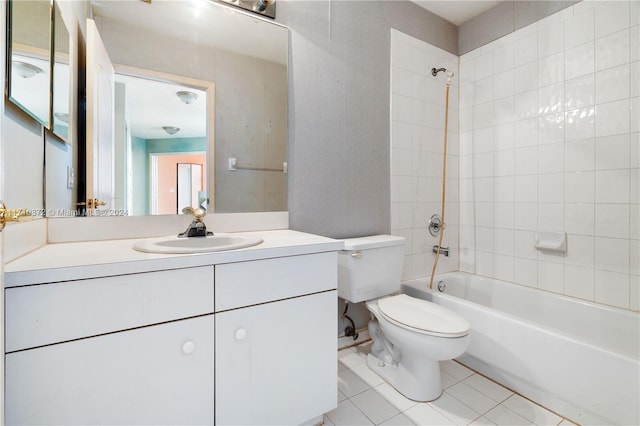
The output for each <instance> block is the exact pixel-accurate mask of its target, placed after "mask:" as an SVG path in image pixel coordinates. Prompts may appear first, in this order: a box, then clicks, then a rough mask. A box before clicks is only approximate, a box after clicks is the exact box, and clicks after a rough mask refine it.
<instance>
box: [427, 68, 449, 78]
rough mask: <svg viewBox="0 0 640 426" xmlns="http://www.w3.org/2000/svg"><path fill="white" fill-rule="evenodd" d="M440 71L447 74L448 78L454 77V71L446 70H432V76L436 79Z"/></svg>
mask: <svg viewBox="0 0 640 426" xmlns="http://www.w3.org/2000/svg"><path fill="white" fill-rule="evenodd" d="M440 71H443V72H444V73H445V74H447V77H449V78H451V77H453V71H449V70H448V69H446V68H431V75H432V76H434V77H435V76H437V75H438V73H439V72H440Z"/></svg>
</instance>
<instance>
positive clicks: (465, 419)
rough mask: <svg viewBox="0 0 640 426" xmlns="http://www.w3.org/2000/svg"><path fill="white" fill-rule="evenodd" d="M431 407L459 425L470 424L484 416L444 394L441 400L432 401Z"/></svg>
mask: <svg viewBox="0 0 640 426" xmlns="http://www.w3.org/2000/svg"><path fill="white" fill-rule="evenodd" d="M429 405H431V406H432V407H433V408H435V409H436V410H438V411H439V412H440V413H441V414H442V415H443V416H445V417H446V418H448V419H449V420H451V421H452V422H453V423H454V424H457V425H466V424H469V423H471V422H472V421H474V420H475V419H477V418H478V417H480V416H481V415H482V413H479V412H477V411H475V410H474V409H472V408H471V407H469V406H467V405H465V404H463V403H462V402H460V401H458V400H457V399H455V398H454V397H452V396H451V395H449V394H447V393H443V394H442V396H441V397H440V398H438V399H436V400H435V401H431V402H430V403H429Z"/></svg>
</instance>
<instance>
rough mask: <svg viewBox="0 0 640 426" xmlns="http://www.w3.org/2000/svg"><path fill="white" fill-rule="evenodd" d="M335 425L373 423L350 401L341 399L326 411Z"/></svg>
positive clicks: (345, 425)
mask: <svg viewBox="0 0 640 426" xmlns="http://www.w3.org/2000/svg"><path fill="white" fill-rule="evenodd" d="M327 417H329V420H331V421H332V422H333V424H334V425H335V426H371V425H373V423H371V421H369V419H367V418H366V417H365V415H364V414H362V412H360V410H358V409H357V408H356V406H355V405H353V403H352V402H351V401H348V400H347V401H342V402H341V403H339V404H338V407H337V408H336V409H335V410H333V411H330V412H328V413H327Z"/></svg>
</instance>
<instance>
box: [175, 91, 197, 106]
mask: <svg viewBox="0 0 640 426" xmlns="http://www.w3.org/2000/svg"><path fill="white" fill-rule="evenodd" d="M176 95H177V96H178V97H179V98H180V100H181V101H182V102H184V103H185V104H187V105H189V104H190V103H191V102H193V101H195V100H196V99H198V95H197V94H196V93H193V92H187V91H186V90H181V91H179V92H176Z"/></svg>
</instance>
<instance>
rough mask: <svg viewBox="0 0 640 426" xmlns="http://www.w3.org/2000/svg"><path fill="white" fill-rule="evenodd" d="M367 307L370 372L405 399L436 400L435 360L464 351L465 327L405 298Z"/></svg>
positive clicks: (432, 306) (454, 318)
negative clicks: (377, 375)
mask: <svg viewBox="0 0 640 426" xmlns="http://www.w3.org/2000/svg"><path fill="white" fill-rule="evenodd" d="M366 306H367V309H369V311H370V312H371V313H372V314H373V316H374V317H375V319H372V320H371V321H370V322H369V333H370V335H371V336H372V339H373V341H374V344H373V345H372V350H371V354H370V355H369V356H368V358H367V365H368V366H369V368H371V369H372V370H373V371H375V372H376V373H378V374H379V375H380V376H382V377H383V378H384V379H385V380H386V381H387V382H388V383H390V384H391V385H392V386H394V387H395V388H396V389H397V390H398V391H399V392H400V393H402V394H403V395H404V396H406V397H407V398H409V399H412V400H415V401H432V400H434V399H437V398H438V397H439V396H440V395H441V394H442V381H441V377H440V364H439V361H444V360H450V359H453V358H455V357H458V356H460V355H462V354H463V353H464V352H465V351H466V350H467V348H468V347H469V342H470V338H469V323H468V322H467V321H466V320H465V319H464V318H462V317H461V316H459V315H457V314H455V313H454V312H452V311H449V310H447V309H445V308H443V307H442V306H439V305H436V304H435V303H431V302H427V301H425V300H420V299H415V298H413V297H410V296H407V295H404V294H401V295H398V296H390V297H385V298H382V299H378V300H374V301H369V302H367V303H366ZM401 309H403V310H401ZM385 340H386V343H385ZM376 341H377V342H379V343H378V344H376V343H377V342H376Z"/></svg>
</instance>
